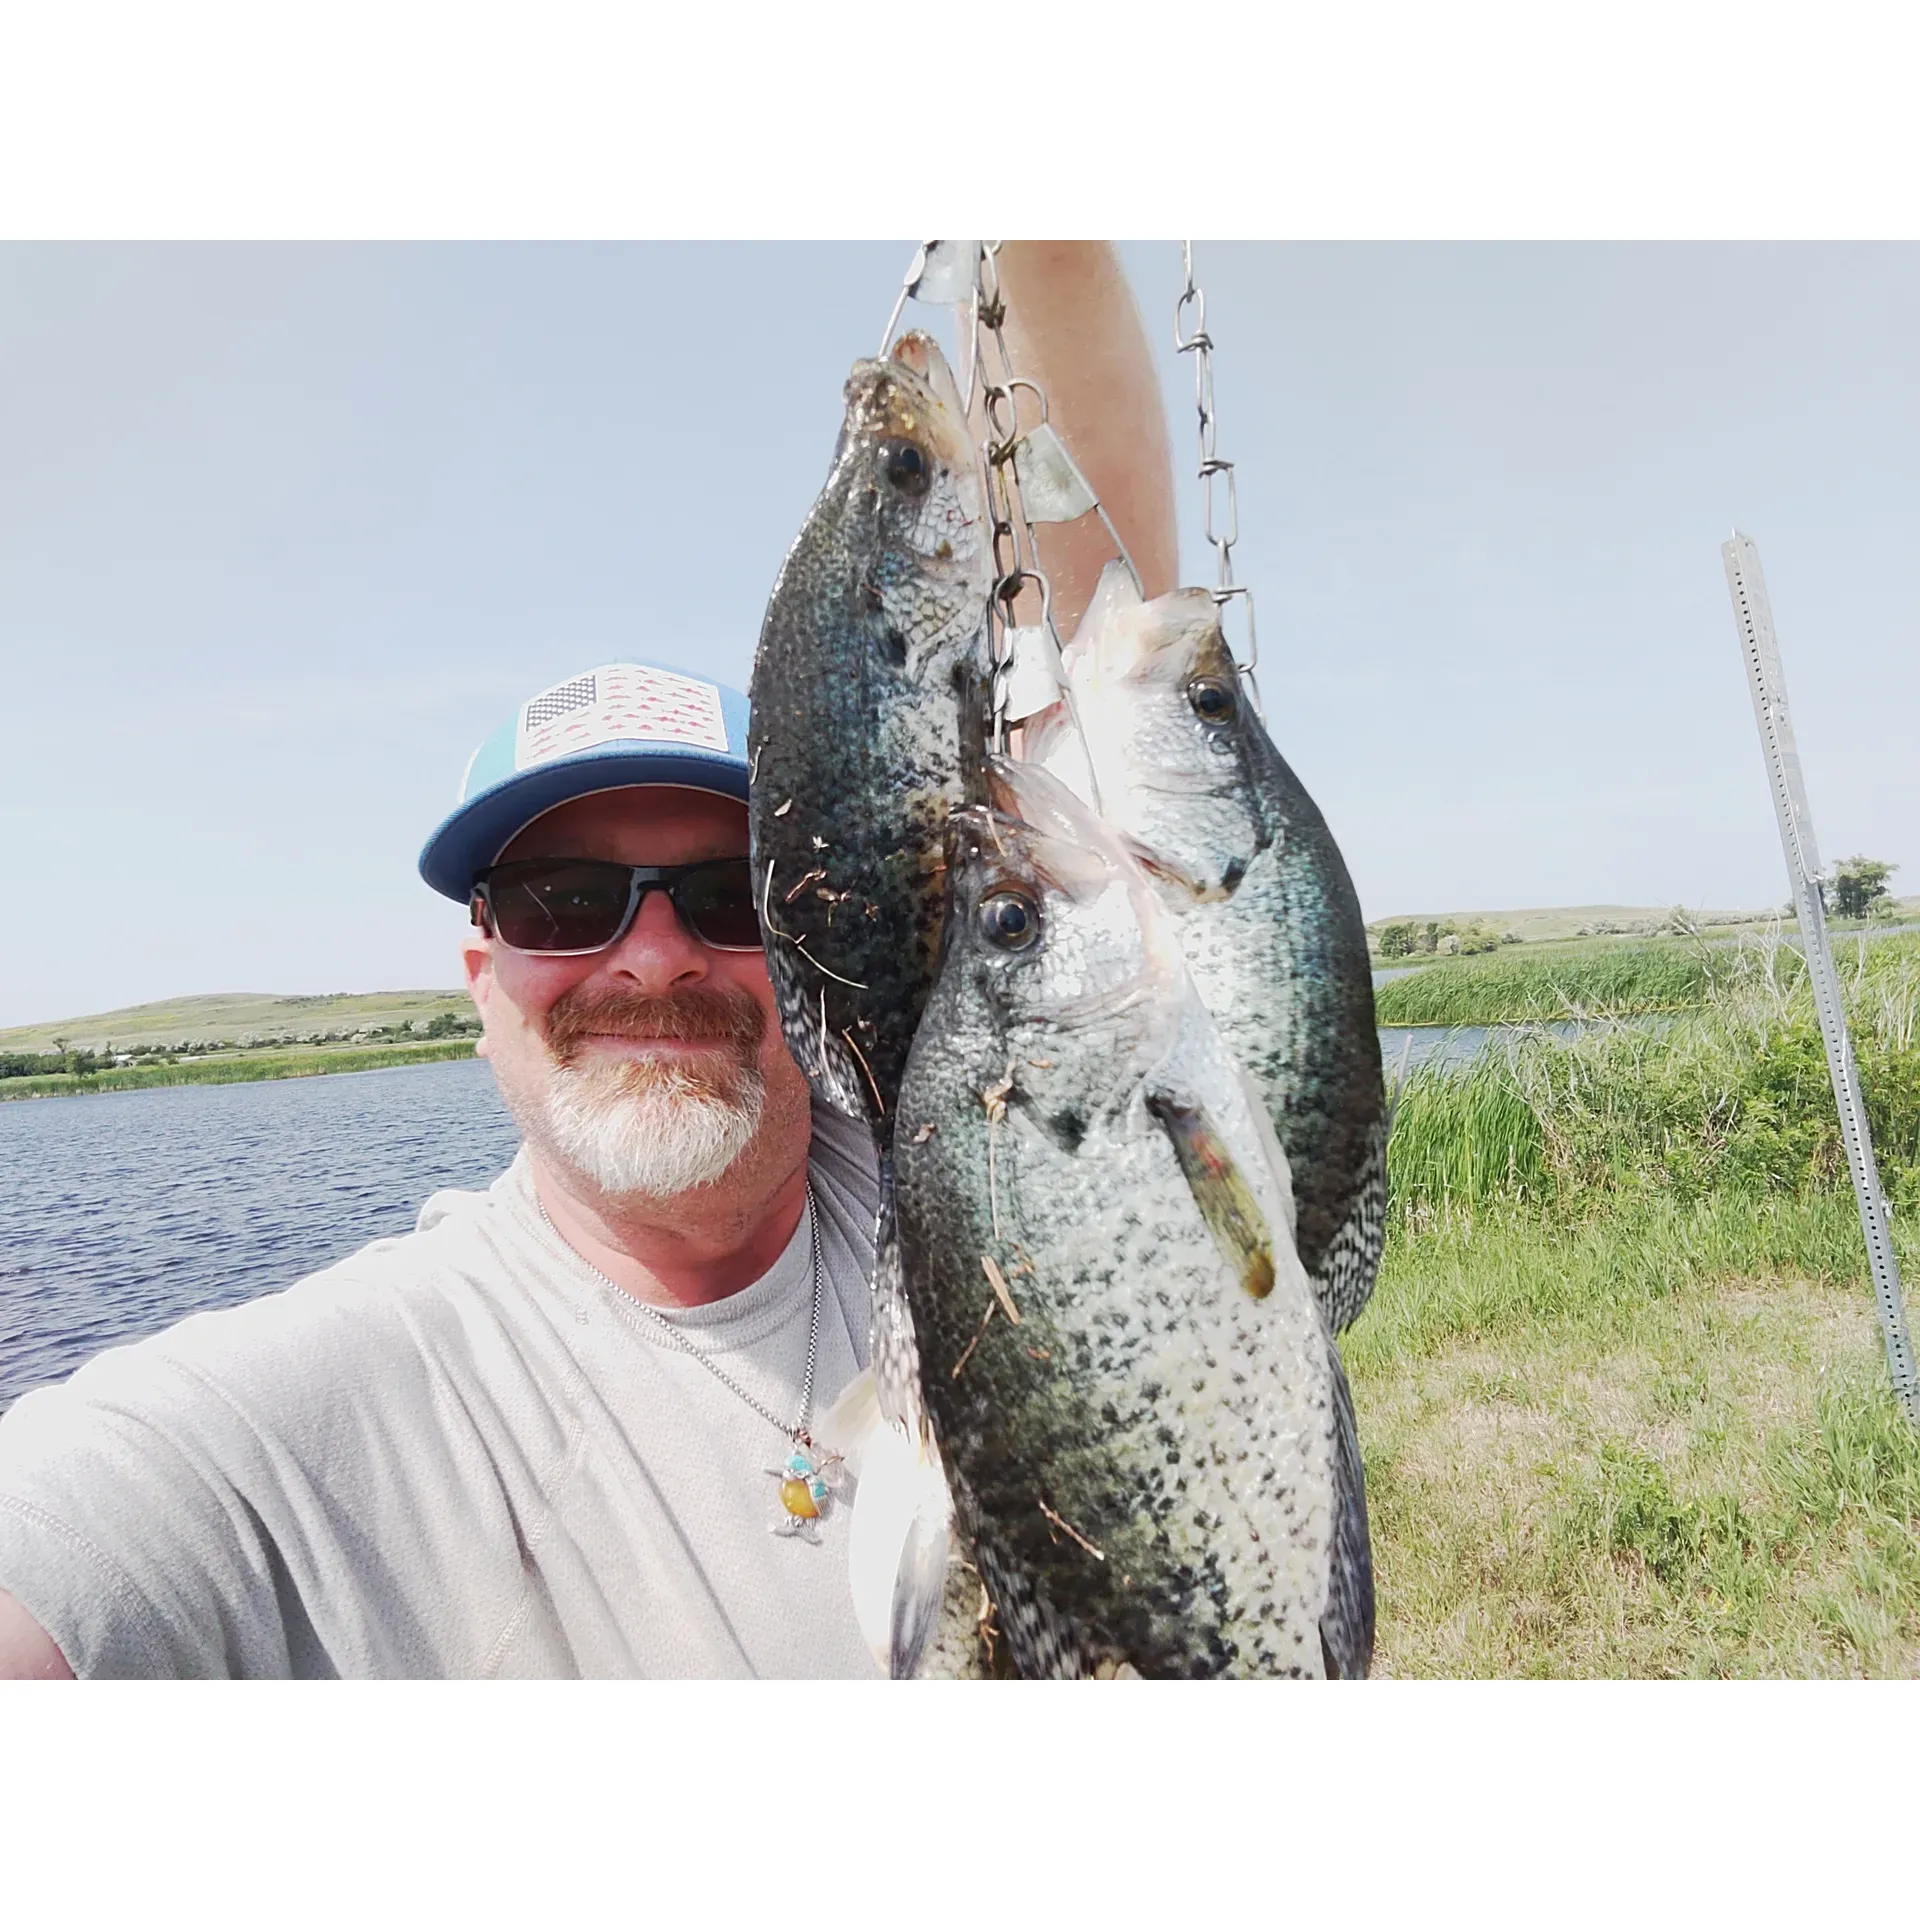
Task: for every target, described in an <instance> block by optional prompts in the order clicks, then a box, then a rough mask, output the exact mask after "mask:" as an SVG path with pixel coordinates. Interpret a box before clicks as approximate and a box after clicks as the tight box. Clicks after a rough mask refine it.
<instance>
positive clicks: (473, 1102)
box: [0, 1060, 517, 1409]
mask: <svg viewBox="0 0 1920 1920" xmlns="http://www.w3.org/2000/svg"><path fill="white" fill-rule="evenodd" d="M516 1141H517V1135H516V1134H515V1131H514V1127H513V1123H512V1122H511V1121H510V1120H509V1119H508V1118H507V1114H506V1110H505V1108H503V1107H502V1106H501V1104H500V1098H499V1095H498V1094H497V1093H495V1091H494V1086H493V1074H492V1071H491V1070H490V1069H489V1068H488V1066H487V1064H486V1062H485V1061H484V1060H447V1061H441V1062H438V1063H436V1064H434V1065H431V1066H409V1067H387V1068H382V1069H379V1070H377V1071H375V1072H372V1073H340V1074H328V1075H324V1076H315V1077H312V1078H309V1079H303V1080H254V1081H245V1082H242V1083H240V1084H238V1085H234V1086H225V1087H153V1088H149V1089H147V1090H145V1091H143V1092H139V1093H102V1094H88V1095H84V1096H77V1097H71V1098H67V1099H59V1100H16V1101H8V1102H0V1168H4V1169H5V1174H4V1178H0V1409H4V1408H5V1407H7V1406H9V1405H11V1403H12V1402H13V1401H14V1400H16V1399H17V1398H18V1397H19V1396H20V1395H21V1394H22V1393H24V1392H26V1390H27V1389H28V1388H29V1387H34V1386H39V1385H41V1384H43V1383H44V1382H46V1381H49V1380H58V1379H62V1378H64V1377H65V1376H66V1375H67V1374H68V1373H70V1372H71V1371H72V1370H73V1369H74V1368H75V1367H77V1366H78V1365H79V1364H80V1362H81V1361H83V1360H85V1359H86V1358H87V1357H88V1356H89V1355H91V1354H94V1353H97V1352H99V1351H101V1350H102V1349H103V1348H106V1347H112V1346H120V1345H122V1344H124V1343H125V1342H127V1341H129V1340H137V1339H140V1338H141V1337H142V1336H144V1335H146V1334H149V1333H155V1332H158V1331H159V1329H160V1328H162V1327H165V1326H169V1325H171V1324H172V1323H173V1322H174V1321H175V1320H179V1319H181V1318H183V1317H184V1316H185V1315H187V1314H189V1313H197V1312H199V1311H201V1310H202V1309H203V1308H208V1307H229V1306H236V1305H238V1304H239V1303H240V1302H241V1301H243V1300H250V1299H252V1298H253V1297H254V1296H255V1295H256V1294H262V1293H270V1292H272V1291H273V1290H274V1289H275V1288H277V1287H284V1286H286V1285H287V1284H288V1283H289V1282H291V1281H294V1280H297V1279H299V1278H300V1276H301V1275H302V1274H306V1273H312V1272H314V1271H315V1270H316V1269H317V1268H320V1267H324V1266H329V1265H331V1264H332V1263H333V1262H334V1261H336V1260H339V1259H342V1258H344V1257H345V1256H346V1255H347V1254H349V1253H352V1252H353V1251H354V1249H355V1248H356V1247H361V1246H364V1245H365V1244H366V1243H367V1242H368V1241H369V1240H374V1239H378V1238H379V1237H380V1236H382V1235H383V1234H392V1233H405V1232H406V1231H408V1229H409V1228H410V1227H411V1226H412V1225H413V1222H414V1220H415V1219H416V1217H417V1216H418V1214H419V1212H420V1206H421V1202H422V1201H424V1200H425V1199H426V1198H427V1196H428V1195H429V1194H431V1193H434V1192H436V1191H437V1190H438V1189H440V1188H442V1187H480V1186H485V1185H486V1184H487V1182H488V1181H490V1180H492V1179H493V1177H494V1176H495V1175H496V1174H497V1173H499V1172H500V1170H501V1169H502V1168H503V1167H504V1166H505V1165H506V1164H507V1162H508V1161H509V1160H511V1159H512V1158H513V1153H514V1148H515V1145H516Z"/></svg>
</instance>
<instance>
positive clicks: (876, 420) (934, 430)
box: [847, 331, 973, 470]
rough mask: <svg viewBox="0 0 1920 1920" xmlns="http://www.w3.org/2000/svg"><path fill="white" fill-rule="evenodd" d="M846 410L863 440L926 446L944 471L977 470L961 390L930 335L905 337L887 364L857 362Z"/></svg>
mask: <svg viewBox="0 0 1920 1920" xmlns="http://www.w3.org/2000/svg"><path fill="white" fill-rule="evenodd" d="M847 405H848V417H849V423H850V424H854V425H857V428H858V430H859V432H860V433H861V434H862V435H863V436H866V437H869V438H873V439H910V440H918V441H922V442H924V443H925V444H926V445H927V446H928V448H929V449H930V451H931V452H932V453H933V455H934V457H935V458H936V459H937V460H939V461H940V462H941V463H942V464H943V465H945V466H948V467H955V468H961V469H966V470H970V469H971V468H972V466H973V441H972V439H971V438H970V437H969V435H968V433H967V415H966V409H965V408H964V407H963V406H962V405H961V404H960V388H959V385H958V383H957V382H956V381H955V380H954V377H953V369H952V368H951V367H949V366H948V365H947V356H946V355H945V354H944V353H942V352H941V351H940V343H939V342H938V341H937V340H935V339H934V337H933V336H932V335H931V334H929V333H921V332H918V331H909V332H907V333H903V334H902V335H901V336H900V338H899V339H898V340H896V341H895V342H894V343H893V346H892V349H891V350H890V351H889V353H888V354H887V357H886V358H885V359H884V360H857V361H855V362H854V366H853V371H852V373H851V374H849V375H848V376H847Z"/></svg>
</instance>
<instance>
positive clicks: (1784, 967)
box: [1374, 933, 1920, 1027]
mask: <svg viewBox="0 0 1920 1920" xmlns="http://www.w3.org/2000/svg"><path fill="white" fill-rule="evenodd" d="M1834 950H1835V958H1836V960H1837V961H1839V962H1841V963H1843V964H1844V965H1846V966H1847V967H1848V968H1849V969H1850V970H1852V971H1855V972H1859V973H1862V974H1865V975H1875V974H1881V973H1886V972H1889V971H1893V972H1898V971H1900V970H1901V969H1902V968H1910V966H1911V964H1912V963H1913V962H1914V961H1915V960H1917V959H1920V934H1895V935H1891V936H1888V937H1884V938H1879V939H1874V940H1850V939H1849V938H1848V937H1847V935H1846V934H1845V933H1836V934H1835V935H1834ZM1763 961H1764V964H1766V965H1768V966H1770V968H1771V969H1772V974H1773V977H1774V979H1775V983H1776V984H1777V985H1779V986H1781V987H1783V988H1784V987H1790V986H1792V985H1793V984H1794V983H1795V982H1797V981H1798V980H1799V979H1800V978H1801V977H1802V965H1801V959H1800V953H1799V949H1798V948H1797V947H1795V946H1793V945H1792V944H1790V943H1789V942H1788V941H1786V940H1782V939H1770V938H1764V937H1760V938H1756V937H1752V936H1749V937H1746V938H1743V939H1741V940H1739V941H1737V942H1731V943H1714V942H1708V941H1701V942H1683V941H1678V940H1663V941H1652V942H1638V943H1630V942H1622V943H1617V944H1613V945H1608V946H1592V945H1588V944H1585V943H1582V944H1581V945H1579V946H1556V947H1553V948H1550V949H1547V950H1545V951H1538V952H1534V953H1516V952H1514V950H1513V949H1512V948H1507V949H1506V950H1504V951H1502V952H1496V953H1490V954H1475V955H1472V956H1470V957H1463V958H1459V959H1448V960H1435V961H1429V962H1428V963H1427V964H1426V965H1424V966H1422V967H1421V968H1420V969H1419V971H1418V972H1417V973H1410V974H1407V975H1405V976H1404V977H1403V978H1401V979H1398V980H1389V981H1387V982H1386V983H1385V984H1384V985H1383V986H1381V987H1379V988H1378V989H1376V991H1375V994H1374V1006H1375V1009H1376V1011H1377V1014H1378V1016H1379V1020H1380V1024H1381V1025H1382V1026H1386V1027H1454V1026H1496V1025H1505V1024H1517V1023H1524V1022H1529V1021H1543V1020H1566V1019H1570V1018H1580V1017H1593V1016H1601V1017H1607V1016H1626V1015H1633V1014H1647V1013H1674V1012H1684V1011H1691V1010H1693V1009H1696V1008H1701V1007H1704V1006H1706V1005H1707V1004H1708V1002H1709V1001H1711V1000H1713V999H1714V997H1715V996H1716V994H1717V993H1718V992H1719V991H1720V989H1722V988H1724V987H1727V986H1729V985H1731V984H1733V983H1735V982H1737V981H1739V980H1741V979H1743V978H1745V977H1746V976H1747V975H1748V974H1749V973H1750V972H1751V971H1752V969H1753V967H1754V966H1755V965H1757V964H1761V963H1762V962H1763Z"/></svg>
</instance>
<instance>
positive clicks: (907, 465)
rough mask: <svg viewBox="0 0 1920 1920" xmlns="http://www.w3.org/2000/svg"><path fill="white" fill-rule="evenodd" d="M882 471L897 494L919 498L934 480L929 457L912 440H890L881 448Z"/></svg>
mask: <svg viewBox="0 0 1920 1920" xmlns="http://www.w3.org/2000/svg"><path fill="white" fill-rule="evenodd" d="M880 470H881V472H882V473H884V474H885V475H886V476H887V480H888V483H889V484H890V485H891V486H892V487H893V489H894V491H895V492H896V493H904V494H907V495H908V496H909V497H917V496H918V495H920V494H923V493H925V492H926V490H927V488H928V486H929V485H930V484H931V482H932V480H933V468H932V465H931V463H930V462H929V461H928V459H927V456H926V455H925V454H924V453H922V452H921V451H920V449H919V448H918V447H916V446H915V445H914V444H913V442H912V441H911V440H888V441H886V442H884V443H883V444H882V446H881V448H880Z"/></svg>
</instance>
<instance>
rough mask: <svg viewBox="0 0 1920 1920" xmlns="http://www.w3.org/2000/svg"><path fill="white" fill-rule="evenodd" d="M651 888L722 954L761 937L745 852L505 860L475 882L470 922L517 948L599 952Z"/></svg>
mask: <svg viewBox="0 0 1920 1920" xmlns="http://www.w3.org/2000/svg"><path fill="white" fill-rule="evenodd" d="M656 888H658V889H659V891H660V892H662V893H664V894H665V895H666V896H667V898H668V899H669V900H671V901H672V902H673V907H674V911H675V912H676V913H677V914H679V916H680V924H681V925H682V926H683V927H685V928H686V930H687V931H688V932H689V933H690V934H692V935H693V937H694V938H695V939H696V940H698V941H700V942H701V943H702V944H703V945H705V946H709V947H717V948H719V949H720V951H721V952H722V953H750V952H753V951H755V950H757V949H758V948H759V946H760V944H761V942H760V917H759V915H758V914H757V913H755V911H754V906H753V872H752V869H751V867H750V866H749V865H748V863H747V862H746V861H745V860H743V859H733V860H701V861H697V862H695V863H694V865H692V866H690V867H629V866H626V865H624V864H622V863H621V862H620V861H617V860H509V861H506V862H505V863H504V864H503V865H501V866H497V867H489V868H488V869H487V871H486V872H485V873H483V874H482V875H481V876H480V877H479V878H478V879H477V880H476V881H475V882H474V883H473V904H472V908H471V912H472V915H473V924H474V925H475V926H476V927H480V928H482V929H484V930H485V931H487V932H490V933H491V934H492V935H493V937H494V938H495V939H496V940H498V941H499V942H500V944H501V945H502V946H504V947H511V948H513V950H514V951H515V952H516V953H549V954H581V953H602V952H604V951H605V950H606V949H607V948H608V947H611V946H613V945H615V944H616V943H617V942H619V941H620V940H621V939H623V938H624V937H625V936H626V931H627V929H628V928H629V927H630V926H632V925H633V919H634V915H635V914H637V913H638V912H639V911H640V903H641V901H643V900H644V899H645V898H646V897H647V895H648V894H650V893H652V892H653V891H654V890H655V889H656Z"/></svg>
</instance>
